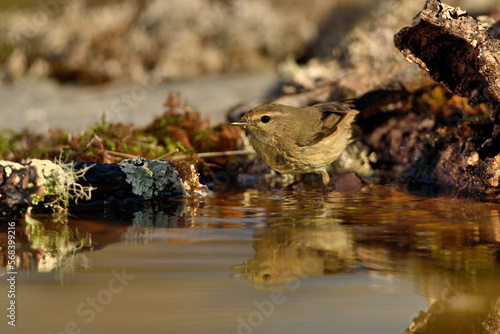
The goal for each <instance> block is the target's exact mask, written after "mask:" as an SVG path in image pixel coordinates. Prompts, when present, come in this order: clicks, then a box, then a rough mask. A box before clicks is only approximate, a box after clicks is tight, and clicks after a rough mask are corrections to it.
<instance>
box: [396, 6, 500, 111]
mask: <svg viewBox="0 0 500 334" xmlns="http://www.w3.org/2000/svg"><path fill="white" fill-rule="evenodd" d="M394 44H395V45H396V47H397V48H398V49H399V50H401V52H402V53H403V55H404V56H405V57H406V59H407V60H408V61H410V62H415V63H416V64H418V65H419V66H420V67H421V68H422V69H424V70H425V71H427V72H428V73H429V74H430V75H431V76H432V78H433V79H434V80H436V81H439V82H442V83H443V84H445V85H446V86H447V87H448V88H449V89H450V90H451V91H452V92H454V93H455V94H459V95H461V96H465V97H467V98H469V99H471V100H473V101H475V102H490V103H491V102H494V103H498V102H500V41H499V40H497V39H495V38H494V37H492V36H491V34H490V33H489V32H488V30H486V29H485V28H484V27H483V26H482V25H481V24H479V23H478V22H477V21H476V20H475V19H474V18H473V17H471V16H469V15H468V14H467V13H466V12H465V11H463V10H461V9H460V8H459V7H456V8H453V7H450V6H448V5H446V4H442V3H440V2H439V1H437V0H427V1H426V2H425V6H424V9H423V10H422V11H421V12H420V13H419V14H418V15H417V16H416V17H415V18H414V20H413V22H412V26H411V27H406V28H403V29H401V30H400V31H399V32H398V33H397V34H396V35H395V36H394Z"/></svg>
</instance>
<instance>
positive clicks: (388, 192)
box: [0, 186, 500, 334]
mask: <svg viewBox="0 0 500 334" xmlns="http://www.w3.org/2000/svg"><path fill="white" fill-rule="evenodd" d="M31 218H32V219H28V221H26V220H20V221H17V222H16V232H17V234H16V242H17V248H18V253H17V265H18V266H19V268H18V269H17V273H16V274H14V275H11V274H8V273H7V272H6V271H5V268H6V267H5V261H7V259H8V257H7V252H6V249H7V248H6V245H7V244H8V233H7V228H6V226H7V224H5V223H4V222H2V230H1V232H2V233H1V239H0V243H1V245H2V250H3V252H4V258H3V261H4V262H3V269H2V270H3V272H2V276H1V277H0V309H1V310H3V311H1V312H3V313H4V315H2V317H1V318H2V319H3V320H2V321H1V323H0V329H1V330H0V332H1V333H246V334H250V333H274V334H276V333H287V334H289V333H403V332H405V331H407V333H414V332H415V333H473V332H477V333H498V329H499V328H500V327H499V322H500V319H499V314H498V313H499V311H498V307H499V305H500V284H499V282H500V265H499V247H498V245H499V242H500V205H499V204H495V203H484V202H478V201H475V200H473V199H467V198H465V199H464V198H458V197H456V196H451V195H441V196H437V197H429V196H419V195H416V194H412V193H410V192H408V191H406V190H402V189H400V188H397V187H391V186H367V187H364V188H362V189H361V190H360V191H358V192H356V193H354V194H350V193H339V192H330V193H328V195H323V194H322V193H320V192H314V191H305V190H304V191H301V192H297V191H295V192H294V191H269V192H265V191H256V190H246V191H242V192H237V193H236V192H234V193H231V192H222V193H218V194H213V195H211V196H210V197H209V198H206V199H204V200H203V201H201V202H199V201H185V200H165V201H161V202H147V203H135V202H131V203H128V204H127V205H122V206H116V207H113V206H106V207H102V206H96V207H81V208H76V209H74V210H72V211H71V215H70V217H69V220H68V221H67V223H65V224H61V223H58V222H57V217H56V216H50V215H44V214H35V213H33V214H32V216H31ZM12 276H15V298H11V297H8V291H9V288H12V285H10V283H11V281H8V278H10V277H12ZM11 300H14V301H15V305H16V308H15V324H16V326H15V327H13V326H10V325H9V324H8V322H9V321H11V320H9V318H8V317H6V315H8V314H9V313H8V312H9V311H8V310H7V307H8V306H9V305H10V304H9V303H10V302H11Z"/></svg>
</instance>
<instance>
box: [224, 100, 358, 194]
mask: <svg viewBox="0 0 500 334" xmlns="http://www.w3.org/2000/svg"><path fill="white" fill-rule="evenodd" d="M352 107H353V105H351V104H348V103H343V102H327V103H321V104H316V105H314V106H310V107H305V108H296V107H290V106H285V105H282V104H264V105H261V106H258V107H255V108H253V109H252V110H250V111H249V112H247V113H246V114H244V115H243V117H242V118H241V120H239V121H238V122H233V123H230V125H237V126H242V127H243V128H246V129H247V130H248V133H249V137H250V142H251V143H252V146H253V147H254V149H255V151H256V152H257V154H258V155H259V156H260V157H261V158H262V159H263V160H264V161H265V162H266V163H267V164H268V165H269V166H270V167H271V168H272V169H274V170H275V171H277V172H279V173H282V174H297V178H296V181H295V182H294V183H292V184H291V185H290V186H289V187H291V186H293V185H295V184H297V183H299V182H302V181H303V180H304V174H307V173H316V174H320V175H321V177H322V179H323V186H324V189H323V190H324V191H326V189H327V186H328V184H329V182H330V176H329V175H328V172H327V167H328V166H329V165H330V164H331V163H332V162H333V161H335V160H336V159H337V158H338V157H339V156H340V154H341V153H342V151H344V149H345V148H346V146H347V145H348V144H349V143H350V142H351V141H352V140H351V135H352V122H353V121H354V117H355V116H356V115H357V114H358V113H359V112H358V111H357V110H355V109H352Z"/></svg>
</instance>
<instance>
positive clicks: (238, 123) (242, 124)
mask: <svg viewBox="0 0 500 334" xmlns="http://www.w3.org/2000/svg"><path fill="white" fill-rule="evenodd" d="M248 124H250V123H248V122H245V121H241V120H240V121H238V122H232V123H229V125H235V126H246V125H248Z"/></svg>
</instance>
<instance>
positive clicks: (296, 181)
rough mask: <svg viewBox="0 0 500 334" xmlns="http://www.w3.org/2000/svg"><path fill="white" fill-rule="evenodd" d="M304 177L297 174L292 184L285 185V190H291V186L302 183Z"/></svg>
mask: <svg viewBox="0 0 500 334" xmlns="http://www.w3.org/2000/svg"><path fill="white" fill-rule="evenodd" d="M305 178H306V177H305V176H304V174H297V176H296V177H295V181H293V182H292V183H290V184H289V185H287V186H286V187H285V189H286V190H292V189H293V186H295V185H297V184H299V183H301V182H303V181H304V179H305Z"/></svg>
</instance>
